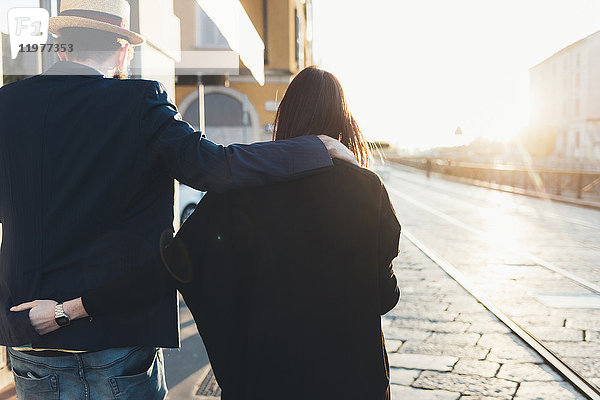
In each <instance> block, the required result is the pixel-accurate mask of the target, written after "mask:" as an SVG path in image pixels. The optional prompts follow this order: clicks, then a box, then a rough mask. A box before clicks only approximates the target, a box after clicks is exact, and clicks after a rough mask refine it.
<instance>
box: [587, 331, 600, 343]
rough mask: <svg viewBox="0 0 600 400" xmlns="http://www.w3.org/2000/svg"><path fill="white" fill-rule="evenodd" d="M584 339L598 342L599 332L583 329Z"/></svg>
mask: <svg viewBox="0 0 600 400" xmlns="http://www.w3.org/2000/svg"><path fill="white" fill-rule="evenodd" d="M585 340H586V341H587V342H600V332H598V331H585Z"/></svg>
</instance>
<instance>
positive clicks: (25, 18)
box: [8, 8, 50, 60]
mask: <svg viewBox="0 0 600 400" xmlns="http://www.w3.org/2000/svg"><path fill="white" fill-rule="evenodd" d="M49 21H50V14H49V13H48V10H46V9H44V8H11V9H10V10H8V30H9V33H10V50H11V56H12V59H13V60H14V59H15V58H17V56H18V55H19V51H20V50H22V48H23V46H26V45H34V44H37V45H41V44H45V43H46V42H47V41H48V25H49Z"/></svg>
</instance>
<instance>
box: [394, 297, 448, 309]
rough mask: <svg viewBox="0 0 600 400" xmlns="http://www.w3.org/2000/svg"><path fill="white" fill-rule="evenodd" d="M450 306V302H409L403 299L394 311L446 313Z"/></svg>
mask: <svg viewBox="0 0 600 400" xmlns="http://www.w3.org/2000/svg"><path fill="white" fill-rule="evenodd" d="M449 304H450V303H448V302H443V301H437V300H433V299H429V300H427V301H424V300H419V301H409V300H408V299H405V298H402V299H400V301H399V302H398V304H397V305H396V307H394V309H397V310H399V311H404V310H410V311H421V312H431V311H435V312H440V311H446V309H447V308H448V305H449Z"/></svg>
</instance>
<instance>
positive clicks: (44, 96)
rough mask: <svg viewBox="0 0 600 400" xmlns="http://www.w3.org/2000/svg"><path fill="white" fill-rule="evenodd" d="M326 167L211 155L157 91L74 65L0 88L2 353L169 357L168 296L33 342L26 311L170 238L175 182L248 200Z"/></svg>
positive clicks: (304, 160)
mask: <svg viewBox="0 0 600 400" xmlns="http://www.w3.org/2000/svg"><path fill="white" fill-rule="evenodd" d="M328 166H331V159H330V157H329V155H328V154H327V151H326V149H325V147H324V146H323V145H322V144H321V143H320V141H319V140H318V139H314V138H313V139H311V138H304V139H302V140H299V141H295V142H288V143H284V144H280V143H266V144H259V145H253V146H241V145H240V146H229V147H223V146H218V145H215V144H213V143H211V142H210V141H208V140H205V139H202V138H201V135H200V134H199V133H198V132H195V131H194V130H193V129H192V128H191V127H190V126H189V125H188V124H187V123H185V122H183V121H181V119H180V116H179V114H178V112H177V110H176V107H175V106H174V105H173V103H172V102H171V101H170V100H169V99H168V97H167V94H166V93H165V90H164V88H163V87H162V86H161V85H160V84H159V83H157V82H154V81H145V80H116V79H106V78H104V77H103V76H102V75H101V74H100V73H98V72H97V71H96V70H94V69H92V68H89V67H86V66H83V65H81V64H76V63H69V62H60V63H58V64H56V65H55V66H54V67H53V68H51V69H50V71H48V72H47V73H45V74H43V75H39V76H35V77H33V78H30V79H27V80H24V81H20V82H17V83H14V84H10V85H7V86H4V87H2V88H0V223H1V224H2V230H3V235H2V248H1V252H0V344H3V345H9V346H15V345H24V344H33V345H34V347H38V348H58V349H73V350H99V349H104V348H112V347H123V346H133V345H151V346H160V347H177V346H178V345H179V336H178V314H177V308H176V295H175V291H172V293H171V294H170V295H169V296H167V297H166V298H164V297H163V298H162V299H160V301H158V300H157V301H156V302H154V303H152V304H149V305H148V306H147V307H145V308H144V309H142V310H141V311H138V312H136V313H135V314H130V315H125V316H113V315H109V316H104V317H98V318H95V319H93V320H92V321H88V320H85V321H84V320H80V321H77V322H75V323H74V325H73V326H71V327H69V329H62V330H59V331H57V332H54V333H52V334H49V335H46V336H44V337H43V338H40V337H39V336H38V335H37V334H36V333H35V331H34V330H33V329H32V328H31V326H30V324H29V321H28V315H27V312H22V313H17V314H15V313H10V312H9V311H8V310H9V308H10V307H11V306H13V305H16V304H19V303H22V302H26V301H30V300H33V299H54V300H57V301H64V300H67V299H69V298H72V297H76V296H79V295H80V293H81V292H82V290H85V289H90V288H94V287H96V286H99V285H101V284H103V283H104V282H107V281H109V280H110V279H111V278H113V277H115V276H118V275H120V274H121V273H122V272H124V271H127V270H128V269H129V268H132V267H135V266H138V265H140V264H141V263H143V262H144V261H146V260H147V259H148V258H149V256H150V255H152V254H155V253H156V252H157V251H158V249H159V243H160V241H161V236H162V237H163V238H165V237H172V232H173V227H172V221H173V196H174V178H176V179H178V180H179V181H181V182H183V183H185V184H187V185H190V186H192V187H195V188H197V189H200V190H207V189H210V190H216V191H221V190H225V189H232V188H239V187H248V186H259V185H263V184H267V183H273V182H278V181H282V180H285V179H289V178H293V177H296V176H299V175H302V174H303V173H305V172H306V171H308V170H313V169H316V168H322V167H328Z"/></svg>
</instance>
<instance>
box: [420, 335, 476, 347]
mask: <svg viewBox="0 0 600 400" xmlns="http://www.w3.org/2000/svg"><path fill="white" fill-rule="evenodd" d="M480 337H481V336H480V335H479V334H477V333H440V332H434V333H432V334H431V336H429V337H428V338H427V340H425V341H426V342H430V343H445V344H455V345H458V346H475V343H477V341H478V340H479V338H480Z"/></svg>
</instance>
